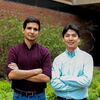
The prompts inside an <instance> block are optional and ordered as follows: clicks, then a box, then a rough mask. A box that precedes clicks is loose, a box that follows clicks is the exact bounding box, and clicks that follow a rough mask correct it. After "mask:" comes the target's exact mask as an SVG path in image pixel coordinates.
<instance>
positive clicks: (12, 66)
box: [8, 62, 19, 70]
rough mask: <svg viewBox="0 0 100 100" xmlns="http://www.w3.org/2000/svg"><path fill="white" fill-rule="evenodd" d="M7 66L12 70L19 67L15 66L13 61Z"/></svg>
mask: <svg viewBox="0 0 100 100" xmlns="http://www.w3.org/2000/svg"><path fill="white" fill-rule="evenodd" d="M8 67H9V68H11V69H13V70H18V69H19V68H18V66H17V64H16V63H13V62H12V63H11V64H9V65H8Z"/></svg>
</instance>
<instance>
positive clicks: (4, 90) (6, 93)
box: [0, 80, 13, 100]
mask: <svg viewBox="0 0 100 100" xmlns="http://www.w3.org/2000/svg"><path fill="white" fill-rule="evenodd" d="M12 95H13V90H12V89H11V83H10V82H8V81H6V80H0V100H12V99H11V98H12Z"/></svg>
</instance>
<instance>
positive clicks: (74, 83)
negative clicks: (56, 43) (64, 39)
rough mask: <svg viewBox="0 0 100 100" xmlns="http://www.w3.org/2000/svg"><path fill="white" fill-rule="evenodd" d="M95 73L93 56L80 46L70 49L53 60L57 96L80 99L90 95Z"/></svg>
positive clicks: (54, 85)
mask: <svg viewBox="0 0 100 100" xmlns="http://www.w3.org/2000/svg"><path fill="white" fill-rule="evenodd" d="M92 75H93V59H92V56H91V55H90V54H88V53H86V52H84V51H82V50H80V49H79V48H76V50H75V51H74V52H73V53H72V54H71V53H70V52H69V51H68V50H66V51H65V52H63V53H62V54H60V55H59V56H57V57H56V58H55V60H54V62H53V67H52V79H51V85H52V87H53V88H54V89H55V94H56V95H57V96H60V97H63V98H67V99H71V98H72V99H76V100H80V99H83V98H86V97H88V86H89V85H90V83H91V80H92Z"/></svg>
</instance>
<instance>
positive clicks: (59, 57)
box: [54, 52, 66, 62]
mask: <svg viewBox="0 0 100 100" xmlns="http://www.w3.org/2000/svg"><path fill="white" fill-rule="evenodd" d="M64 58H66V53H65V52H63V53H61V54H60V55H58V56H57V57H56V58H55V59H54V62H62V61H64Z"/></svg>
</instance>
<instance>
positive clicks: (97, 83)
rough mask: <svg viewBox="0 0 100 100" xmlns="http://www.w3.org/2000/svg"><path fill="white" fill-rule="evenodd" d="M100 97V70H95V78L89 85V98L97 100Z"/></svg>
mask: <svg viewBox="0 0 100 100" xmlns="http://www.w3.org/2000/svg"><path fill="white" fill-rule="evenodd" d="M99 97H100V71H99V70H95V71H94V74H93V80H92V83H91V85H90V87H89V100H97V98H99Z"/></svg>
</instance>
